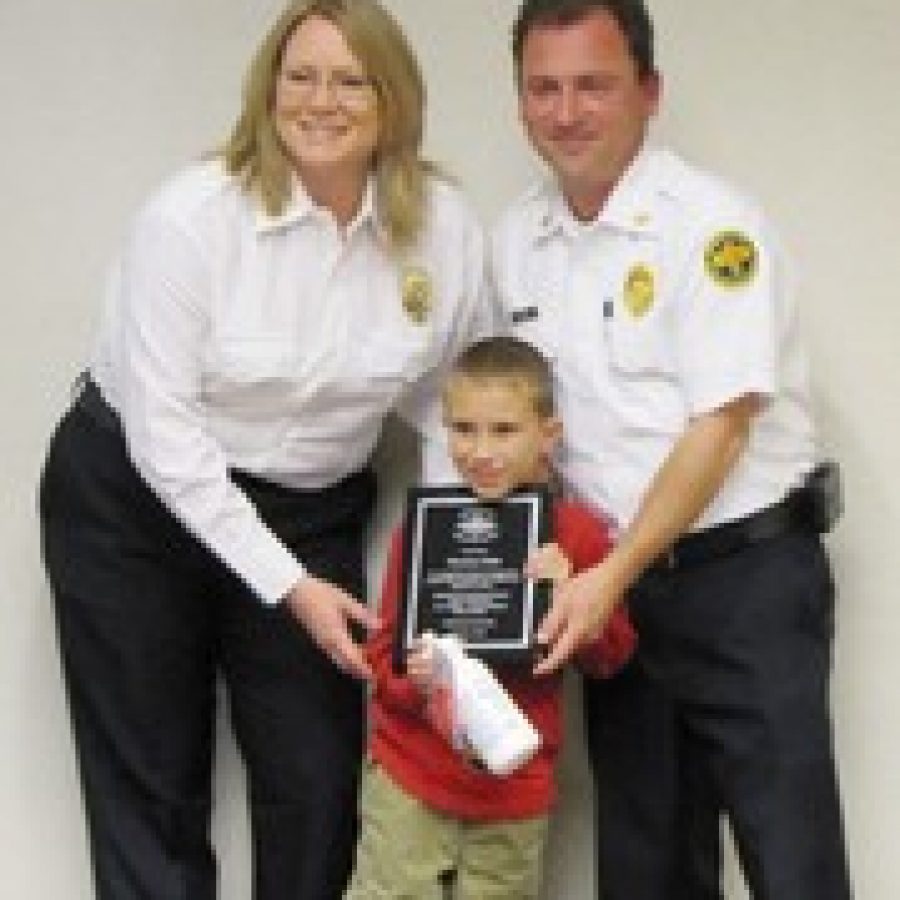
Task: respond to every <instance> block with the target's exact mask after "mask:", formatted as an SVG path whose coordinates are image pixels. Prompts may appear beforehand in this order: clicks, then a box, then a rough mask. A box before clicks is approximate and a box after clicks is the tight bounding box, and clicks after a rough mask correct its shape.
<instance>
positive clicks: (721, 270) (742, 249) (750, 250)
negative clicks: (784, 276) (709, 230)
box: [703, 231, 759, 288]
mask: <svg viewBox="0 0 900 900" xmlns="http://www.w3.org/2000/svg"><path fill="white" fill-rule="evenodd" d="M703 261H704V264H705V266H706V273H707V275H709V277H710V278H712V280H713V281H715V282H716V284H718V285H721V286H722V287H725V288H740V287H744V286H746V285H748V284H750V282H751V281H753V279H754V278H755V277H756V270H757V266H758V264H759V254H758V252H757V250H756V244H755V243H754V242H753V241H752V240H750V238H748V237H747V235H746V234H744V233H743V232H742V231H720V232H719V233H718V234H716V235H714V236H713V237H712V239H711V240H710V241H709V243H708V244H707V245H706V250H705V252H704V254H703Z"/></svg>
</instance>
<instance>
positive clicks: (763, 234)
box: [492, 149, 815, 528]
mask: <svg viewBox="0 0 900 900" xmlns="http://www.w3.org/2000/svg"><path fill="white" fill-rule="evenodd" d="M722 235H731V238H730V239H726V240H725V242H724V243H725V247H726V249H725V250H724V251H722V253H720V254H718V255H717V254H716V249H717V247H718V248H721V244H720V243H718V241H719V239H720V237H721V236H722ZM735 235H736V236H737V239H736V240H735V238H734V236H735ZM748 251H749V252H748ZM729 254H731V255H729ZM492 257H493V277H494V289H495V294H496V300H497V302H498V304H499V310H500V315H501V317H502V319H503V321H504V322H505V328H506V330H509V331H511V332H512V333H514V334H516V335H518V336H520V337H522V338H524V339H526V340H529V341H531V342H532V343H534V344H535V345H536V346H537V347H538V348H539V349H541V350H542V351H543V352H544V353H545V354H546V355H547V356H548V357H549V358H550V360H551V362H552V363H553V365H554V369H555V373H556V382H557V384H556V387H557V395H558V402H559V406H560V413H561V416H562V420H563V425H564V429H565V437H564V440H563V446H562V450H561V453H560V457H559V467H560V473H561V475H562V477H563V480H564V482H566V483H567V484H568V486H569V487H570V488H571V489H572V490H573V491H574V493H576V494H577V495H579V496H580V497H581V498H582V499H584V500H586V501H587V502H589V503H592V504H593V505H595V506H596V507H598V508H600V509H602V510H604V511H606V512H607V513H608V514H610V515H611V516H612V517H613V518H614V519H615V520H616V522H617V523H618V524H619V525H620V526H621V527H622V528H625V527H627V526H628V524H629V523H630V522H631V520H632V519H633V517H634V515H635V513H636V511H637V508H638V506H639V504H640V501H641V498H642V497H643V494H644V493H645V491H646V489H647V487H648V485H649V482H650V480H651V478H652V477H653V475H654V474H655V472H656V471H657V469H658V468H659V467H660V465H661V463H662V462H663V460H664V459H665V458H666V456H667V455H668V453H669V451H670V450H671V449H672V447H673V445H674V444H675V442H676V441H677V440H678V438H679V436H680V435H681V434H682V433H683V432H684V431H685V428H686V427H687V425H688V423H689V421H690V420H691V418H692V417H696V416H699V415H702V414H704V413H707V412H710V411H712V410H715V409H717V408H719V407H721V406H722V405H723V404H725V403H727V402H728V401H730V400H733V399H736V398H738V397H741V396H744V395H748V394H756V395H759V396H761V397H762V398H764V400H765V403H764V408H763V410H762V412H761V413H760V414H759V415H758V416H757V417H756V418H755V420H754V423H753V427H752V433H751V436H750V443H749V447H748V448H747V450H746V451H745V453H744V454H743V455H742V457H741V458H740V460H739V462H738V464H737V466H736V468H735V470H734V471H733V472H732V474H731V475H730V476H729V477H728V479H727V481H726V483H725V485H724V486H723V488H722V490H721V491H720V492H719V494H718V496H717V497H716V498H715V499H714V500H713V502H712V503H711V505H710V506H709V508H708V509H707V510H706V511H705V513H704V515H703V516H702V518H701V519H700V521H699V522H698V523H696V527H698V528H703V527H707V526H710V525H714V524H718V523H721V522H725V521H730V520H733V519H737V518H740V517H742V516H745V515H747V514H748V513H751V512H754V511H756V510H758V509H760V508H762V507H764V506H767V505H769V504H771V503H773V502H776V501H777V500H779V499H780V498H781V497H782V496H783V495H784V494H785V492H786V491H787V490H788V489H789V488H790V487H791V486H793V485H795V484H796V483H797V482H798V481H800V480H801V478H802V476H803V475H804V474H805V473H806V472H808V471H809V470H810V469H811V468H812V467H813V464H814V456H815V448H814V439H813V428H812V423H811V417H810V404H809V396H808V390H807V376H806V364H805V359H804V354H803V351H802V349H801V346H800V343H799V338H798V330H797V322H796V316H795V311H794V307H793V302H792V298H791V294H790V291H789V290H788V286H787V284H786V281H785V272H784V264H783V260H782V255H781V252H780V250H779V247H778V245H777V242H776V239H775V237H774V236H773V234H772V232H771V229H770V227H769V225H768V224H767V223H766V221H765V219H764V217H763V216H762V214H761V212H760V211H759V209H758V208H757V207H756V206H755V205H754V204H753V203H752V202H751V201H750V200H748V199H747V198H745V197H743V196H742V195H741V194H739V193H738V192H737V191H736V190H734V189H733V188H732V187H730V186H729V185H727V184H725V183H724V182H722V181H721V180H719V179H717V178H714V177H712V176H710V175H707V174H704V173H701V172H698V171H697V170H695V169H693V168H691V167H690V166H688V165H687V164H686V163H685V162H683V161H682V160H680V159H679V158H677V157H676V156H674V155H673V154H671V153H668V152H665V151H659V150H650V149H644V150H643V151H642V152H641V153H640V154H639V155H638V157H637V158H636V159H635V161H634V162H633V164H632V165H631V166H630V168H629V169H628V171H627V172H626V173H625V174H624V175H623V177H622V179H621V180H620V182H619V183H618V185H617V186H616V188H615V189H614V191H613V193H612V194H611V196H610V198H609V200H608V202H607V203H606V205H605V206H604V208H603V210H602V211H601V212H600V214H599V215H598V217H597V219H596V220H595V221H593V222H591V223H589V224H581V223H579V222H577V221H576V220H575V219H574V218H573V217H572V215H571V213H570V212H569V210H568V208H567V206H566V204H565V201H564V200H563V198H562V196H561V195H560V194H559V192H558V190H557V189H556V187H555V186H554V185H553V184H549V183H548V184H542V185H539V186H537V187H535V188H534V189H532V190H531V191H529V192H528V193H527V194H526V195H525V196H524V197H523V198H522V199H520V200H519V201H518V202H517V203H516V204H515V205H514V206H513V207H512V208H511V209H510V210H509V211H508V212H507V213H506V215H505V216H504V217H503V218H502V219H501V221H500V223H499V224H498V227H497V229H496V232H495V235H494V239H493V248H492ZM748 258H749V261H748ZM732 264H734V265H735V268H734V269H733V270H731V269H729V270H728V271H725V272H724V273H723V271H722V269H723V267H728V266H729V265H732ZM742 265H743V266H745V268H743V269H742V268H741V266H742Z"/></svg>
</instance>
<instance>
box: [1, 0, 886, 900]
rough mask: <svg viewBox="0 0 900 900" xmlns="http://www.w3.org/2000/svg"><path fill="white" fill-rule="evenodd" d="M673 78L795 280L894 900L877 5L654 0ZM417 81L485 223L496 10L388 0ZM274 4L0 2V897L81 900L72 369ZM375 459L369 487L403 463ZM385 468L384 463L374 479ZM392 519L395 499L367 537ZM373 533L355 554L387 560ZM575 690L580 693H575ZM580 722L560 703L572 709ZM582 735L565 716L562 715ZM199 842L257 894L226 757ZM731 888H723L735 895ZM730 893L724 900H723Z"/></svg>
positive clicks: (553, 883)
mask: <svg viewBox="0 0 900 900" xmlns="http://www.w3.org/2000/svg"><path fill="white" fill-rule="evenodd" d="M651 2H652V6H653V8H654V12H655V16H656V21H657V27H658V31H659V51H660V61H661V64H662V67H663V70H664V73H665V76H666V102H665V111H664V113H663V115H662V117H661V120H660V122H659V125H658V129H657V131H658V135H659V136H660V137H661V138H664V139H665V140H666V141H671V142H672V143H674V144H675V145H676V146H677V147H678V148H679V149H680V150H682V151H683V152H684V153H685V155H687V156H688V157H690V158H692V159H694V160H696V161H698V162H700V163H703V164H707V165H709V166H712V167H714V168H716V169H718V170H719V171H721V172H723V173H725V174H727V175H730V176H732V177H733V178H735V179H736V180H738V181H739V182H741V183H742V184H743V185H744V186H745V187H747V188H748V189H750V190H752V191H753V192H754V193H756V194H757V195H758V196H759V197H760V198H761V199H762V200H763V201H764V203H765V205H766V206H767V207H768V209H769V210H770V212H771V213H772V215H773V217H774V218H775V220H776V222H777V223H778V224H779V226H780V228H781V231H782V232H783V235H784V237H785V238H786V242H787V244H788V246H789V247H790V248H791V249H792V250H793V252H794V256H795V259H796V262H797V269H798V273H799V281H800V289H801V302H802V305H803V314H804V319H805V325H806V330H807V333H808V336H809V342H810V345H811V349H812V355H813V361H814V364H815V366H816V379H815V390H816V401H817V404H818V407H819V412H820V418H821V423H822V436H823V444H824V445H825V447H826V448H827V449H828V450H829V451H830V452H832V453H834V454H835V455H837V456H838V457H839V458H840V459H841V460H842V462H843V464H844V468H845V476H846V488H847V506H848V510H847V515H846V517H845V519H844V521H843V523H842V524H841V526H840V527H839V529H838V531H837V532H836V534H835V535H833V537H832V538H831V540H830V543H831V546H832V549H833V558H834V562H835V567H836V571H837V576H838V580H839V585H840V591H841V596H840V606H839V613H838V630H839V634H838V640H837V645H836V652H835V678H834V706H835V721H836V735H837V746H838V752H839V756H840V766H841V774H842V778H843V788H844V797H845V807H846V818H847V829H848V836H849V843H850V850H851V858H852V864H853V869H854V873H855V878H856V883H857V896H858V897H859V898H861V900H892V898H893V897H895V896H896V895H897V888H898V885H900V860H898V858H897V856H896V853H895V852H894V847H893V846H892V845H893V843H894V841H895V839H896V836H897V835H898V834H900V778H898V775H897V756H898V750H900V722H898V717H897V714H896V711H895V704H894V702H893V694H894V685H895V684H896V683H897V681H898V677H900V663H898V661H897V660H898V654H897V647H898V646H900V613H898V611H897V609H896V598H897V585H898V583H900V562H898V560H900V553H898V552H897V551H898V545H897V535H898V533H900V489H898V487H897V473H896V465H895V461H896V458H897V453H896V447H897V444H898V440H900V425H898V422H900V416H898V411H900V410H898V400H897V394H898V387H900V383H898V382H900V379H898V377H897V375H896V373H895V369H894V366H893V364H892V363H893V357H894V356H895V353H896V351H895V352H894V353H891V350H892V349H893V346H892V345H893V344H895V343H896V342H897V339H898V336H900V312H898V309H900V306H898V305H897V304H896V303H895V302H894V294H895V292H896V289H897V286H898V285H900V252H898V251H897V249H896V247H895V244H896V238H895V229H894V227H893V225H894V222H893V219H894V217H895V205H896V201H897V198H898V196H900V191H898V188H900V177H898V167H897V159H898V158H900V122H898V118H897V114H896V105H895V104H894V103H893V102H891V101H886V100H885V99H884V98H885V96H886V94H889V92H890V91H891V89H892V88H893V87H894V86H895V85H896V84H898V83H900V77H898V76H900V57H898V56H897V54H896V47H895V36H896V35H897V34H898V33H900V7H897V6H896V5H895V4H894V3H893V2H892V0H856V2H855V3H852V4H850V3H844V2H839V0H821V2H819V3H816V4H810V3H809V2H801V0H758V2H757V3H755V4H753V5H752V6H747V5H741V4H736V5H735V4H723V3H721V2H718V0H655V2H653V0H651ZM388 6H389V7H390V8H392V9H393V10H395V11H396V13H397V14H398V16H399V17H400V19H401V20H402V21H403V23H404V24H405V26H406V28H407V31H408V33H409V34H410V36H411V37H412V38H413V40H414V43H415V44H416V46H417V47H418V50H419V53H420V56H421V59H422V62H423V65H424V67H425V70H426V72H427V75H428V80H429V86H430V96H431V108H430V116H429V140H428V148H429V152H430V154H431V155H432V156H433V157H434V158H436V159H438V160H439V161H441V162H443V163H445V164H446V165H448V166H449V167H450V168H451V169H452V170H453V171H455V172H456V173H457V174H458V175H459V176H460V178H461V180H462V182H463V184H464V186H465V187H466V188H467V189H468V190H469V193H470V195H471V196H472V198H473V200H474V201H475V203H476V206H477V207H478V208H479V210H480V211H481V212H482V213H483V215H484V216H485V218H486V219H488V220H489V219H490V218H492V217H493V216H494V215H495V214H496V212H497V211H498V210H499V209H500V207H501V206H502V204H503V203H504V202H505V201H506V200H508V199H509V198H511V197H512V196H513V195H514V194H515V193H517V192H518V191H519V190H520V189H521V188H522V186H523V185H524V184H525V182H526V181H527V179H528V178H529V176H530V173H531V172H533V171H534V165H533V162H532V160H531V158H530V156H529V154H528V152H527V148H526V147H525V146H524V144H523V142H522V141H521V138H520V135H519V131H518V127H517V122H516V118H515V103H514V96H513V92H512V85H511V77H510V66H509V60H508V50H507V47H508V28H509V24H510V22H511V20H512V17H513V14H514V11H515V8H516V6H517V3H516V0H453V2H446V3H437V2H422V0H419V2H416V0H392V2H389V3H388ZM277 8H279V4H278V3H277V2H274V0H243V2H239V0H190V2H184V0H131V2H128V3H123V2H121V0H70V2H62V0H47V2H43V3H33V2H31V0H3V2H2V4H0V110H2V116H3V125H2V138H0V161H2V165H0V203H2V210H3V215H2V219H0V261H2V269H0V271H2V275H3V290H4V294H5V297H4V317H3V321H4V323H5V325H4V329H3V332H2V333H0V341H2V344H0V347H2V350H0V374H2V378H0V398H2V409H3V415H4V423H3V428H2V447H3V453H2V463H3V465H2V468H0V482H2V497H3V506H2V514H0V610H2V620H0V642H2V644H0V716H2V719H0V722H2V730H0V804H2V805H0V808H2V809H3V812H4V815H3V818H2V822H0V891H2V894H3V896H8V897H16V898H21V900H46V898H66V900H87V898H89V897H90V896H91V890H90V884H89V876H88V863H87V853H86V842H85V834H84V827H83V823H82V813H81V806H80V797H79V794H78V786H77V780H76V772H75V764H74V757H73V750H72V743H71V737H70V733H69V726H68V720H67V714H66V710H65V701H64V697H63V691H62V686H61V682H60V677H59V665H58V658H57V652H56V648H55V643H54V637H53V627H52V619H51V615H50V608H49V598H48V594H47V590H46V587H45V584H44V580H43V575H42V571H41V567H40V562H39V556H38V547H37V528H36V523H35V516H34V486H35V482H36V479H37V476H38V471H39V467H40V462H41V458H42V454H43V450H44V446H45V443H46V439H47V435H48V433H49V431H50V430H51V428H52V426H53V424H54V422H55V420H56V418H57V417H58V415H59V413H60V410H61V409H62V407H63V405H64V403H65V401H66V396H67V386H68V384H69V383H70V381H71V380H72V378H73V377H74V375H75V374H76V372H77V371H78V369H79V366H80V365H81V361H82V359H83V358H84V355H85V352H86V350H87V347H88V345H89V341H90V335H91V332H92V327H93V323H94V321H95V318H96V314H97V311H98V298H99V296H100V287H101V283H102V278H103V272H104V268H105V265H106V262H107V260H108V258H109V256H110V254H111V253H112V252H113V250H114V248H115V247H116V245H117V242H118V240H119V238H120V236H121V234H122V230H123V227H124V225H125V222H126V220H127V218H128V216H129V215H130V213H131V211H132V210H133V209H134V207H135V205H136V204H137V203H138V202H139V200H140V199H141V198H142V197H143V196H144V195H145V194H146V192H147V191H148V190H150V189H151V188H152V187H153V185H155V184H156V183H157V182H158V181H159V179H160V178H162V177H163V176H164V175H165V174H167V173H168V172H169V171H171V170H172V169H173V168H174V167H176V166H177V165H179V164H180V163H181V162H183V161H184V160H186V159H189V158H191V157H195V156H196V155H198V154H199V153H200V152H201V151H202V150H204V149H207V148H208V147H210V146H211V145H213V144H214V143H216V141H218V140H219V139H220V137H221V136H222V134H223V132H224V131H225V129H226V128H227V127H228V125H229V124H230V122H231V119H232V117H233V115H234V114H235V111H236V109H237V92H238V90H239V85H240V81H241V78H242V75H243V69H244V66H245V63H246V60H247V58H248V54H249V53H250V51H251V49H252V47H253V46H254V45H255V42H256V40H257V38H258V37H259V35H260V34H261V33H262V31H263V29H264V28H265V26H266V24H267V23H268V21H269V19H270V16H271V14H272V13H273V11H274V10H276V9H277ZM405 440H406V439H405V437H404V436H403V435H399V436H395V437H394V438H393V440H392V441H391V442H390V444H389V446H388V448H387V450H386V457H385V459H386V460H387V463H386V466H385V468H387V469H389V470H390V469H391V468H392V467H393V465H394V463H397V462H398V461H400V463H401V465H400V468H401V469H404V470H406V469H408V466H406V464H405V463H403V462H402V461H403V460H404V459H405V456H406V450H408V445H407V444H405V443H404V441H405ZM383 462H384V460H383ZM393 509H394V507H393V506H392V504H391V502H390V501H388V502H387V503H386V504H385V506H384V507H383V509H382V513H381V518H380V521H381V522H382V523H385V522H387V521H388V520H389V519H390V518H391V515H392V512H393ZM382 535H383V525H382V526H381V527H380V528H379V529H378V530H377V534H376V538H375V543H376V546H380V541H381V538H382ZM573 687H574V686H573ZM570 699H571V700H572V701H573V703H574V699H575V698H574V695H573V697H571V698H570ZM573 718H574V717H573ZM221 746H222V751H223V752H222V753H221V754H220V765H219V771H218V773H217V801H218V806H217V811H216V820H215V838H216V842H217V845H218V846H219V848H220V851H221V858H222V865H221V871H222V897H223V900H246V898H247V897H249V880H248V865H247V849H246V837H247V834H246V823H245V819H244V812H243V807H242V803H241V791H242V780H241V774H240V768H239V765H238V763H237V761H236V758H235V753H234V750H233V748H232V746H231V744H230V741H229V740H228V739H227V737H225V736H224V735H223V739H222V741H221ZM562 782H563V792H564V805H563V811H562V813H561V815H560V817H559V821H558V828H557V834H556V837H555V839H554V845H553V854H552V861H551V871H550V875H549V881H550V884H549V886H548V890H547V896H548V897H552V898H554V900H556V898H560V900H581V898H588V897H590V896H591V890H590V882H591V878H592V875H591V873H592V862H591V859H590V852H589V846H590V843H589V842H590V804H589V800H588V795H589V791H588V780H587V775H586V771H585V768H584V759H583V754H582V753H581V752H580V748H579V742H578V735H577V733H573V735H572V740H570V742H569V748H568V750H567V753H566V758H565V761H564V765H563V772H562ZM730 877H731V878H733V872H732V873H731V876H730ZM741 895H742V892H741V890H740V889H739V888H737V887H734V888H733V892H732V896H733V897H737V896H741Z"/></svg>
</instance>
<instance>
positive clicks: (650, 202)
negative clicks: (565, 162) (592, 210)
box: [533, 148, 660, 242]
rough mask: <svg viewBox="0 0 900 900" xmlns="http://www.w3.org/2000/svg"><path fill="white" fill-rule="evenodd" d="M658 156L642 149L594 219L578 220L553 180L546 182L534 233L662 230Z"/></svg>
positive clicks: (651, 232)
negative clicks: (658, 203)
mask: <svg viewBox="0 0 900 900" xmlns="http://www.w3.org/2000/svg"><path fill="white" fill-rule="evenodd" d="M657 168H658V166H657V159H656V154H655V152H654V151H652V150H649V149H647V148H642V149H641V150H640V151H639V153H638V155H637V156H636V157H635V158H634V159H633V160H632V161H631V164H630V165H629V166H628V168H627V169H626V170H625V172H624V173H623V174H622V177H621V178H620V179H619V181H618V182H617V184H616V185H615V187H614V188H613V190H612V193H611V194H610V195H609V198H608V199H607V201H606V203H605V204H604V206H603V208H602V209H601V210H600V213H599V215H598V216H597V218H596V219H594V220H593V221H592V222H588V223H584V222H579V221H578V220H577V219H576V218H575V217H574V216H573V215H572V212H571V210H570V209H569V207H568V204H567V203H566V201H565V198H564V197H563V195H562V194H561V193H560V191H559V189H558V188H557V187H556V186H555V185H554V184H553V183H547V184H545V185H544V186H543V187H542V189H541V190H540V191H539V193H538V196H537V197H536V200H537V202H536V205H535V219H534V223H533V234H534V237H535V241H536V242H540V241H544V240H548V239H550V238H552V237H554V236H556V235H559V234H562V235H564V236H566V237H568V238H573V239H574V238H576V237H577V236H579V235H583V234H584V233H585V232H586V231H592V230H594V229H596V228H614V229H616V230H619V231H626V232H630V233H634V234H648V235H654V234H657V233H658V232H659V228H660V225H659V222H658V221H657V220H658V214H657V212H658V207H657V203H656V199H657V198H656V193H657V181H658V179H657Z"/></svg>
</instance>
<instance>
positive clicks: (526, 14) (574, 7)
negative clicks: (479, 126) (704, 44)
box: [512, 0, 656, 78]
mask: <svg viewBox="0 0 900 900" xmlns="http://www.w3.org/2000/svg"><path fill="white" fill-rule="evenodd" d="M597 11H600V12H605V13H608V14H609V15H610V16H612V17H613V19H615V20H616V22H617V23H618V25H619V28H620V29H621V30H622V34H623V35H624V36H625V42H626V43H627V44H628V50H629V52H630V53H631V56H632V58H633V59H634V61H635V63H636V64H637V69H638V75H639V77H641V78H646V77H647V76H649V75H652V74H654V72H655V71H656V65H655V62H654V59H653V23H652V21H651V20H650V13H649V11H648V10H647V5H646V4H645V3H644V0H524V2H523V3H522V5H521V6H520V7H519V15H518V16H517V18H516V21H515V24H514V25H513V41H512V49H513V60H514V61H515V65H516V78H518V77H519V76H520V75H521V72H522V47H523V45H524V43H525V38H526V37H527V36H528V34H529V32H531V31H532V30H534V29H535V28H543V27H546V26H564V25H571V24H572V23H574V22H578V21H579V20H580V19H583V18H584V17H585V16H587V15H589V14H590V13H592V12H597Z"/></svg>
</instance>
